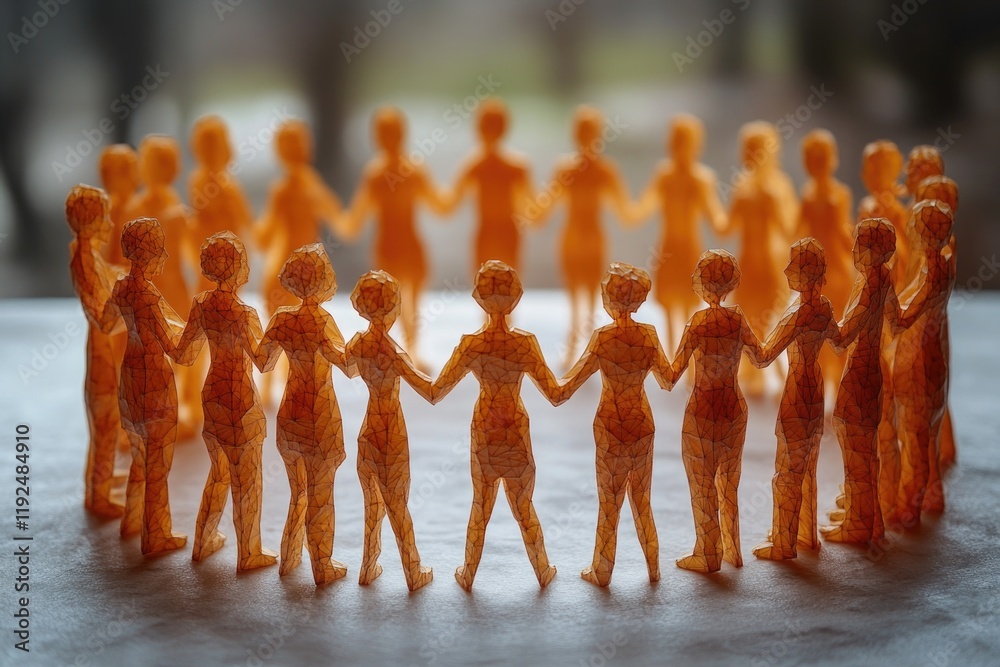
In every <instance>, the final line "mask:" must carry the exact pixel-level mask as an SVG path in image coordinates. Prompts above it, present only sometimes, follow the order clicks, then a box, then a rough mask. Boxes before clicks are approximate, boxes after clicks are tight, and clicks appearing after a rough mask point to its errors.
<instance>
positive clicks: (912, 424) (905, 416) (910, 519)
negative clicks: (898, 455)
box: [896, 406, 931, 526]
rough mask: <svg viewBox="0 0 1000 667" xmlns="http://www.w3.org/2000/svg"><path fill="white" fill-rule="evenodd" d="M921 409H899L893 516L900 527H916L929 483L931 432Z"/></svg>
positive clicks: (905, 407)
mask: <svg viewBox="0 0 1000 667" xmlns="http://www.w3.org/2000/svg"><path fill="white" fill-rule="evenodd" d="M924 412H925V411H924V409H923V406H900V410H899V418H900V426H901V427H902V428H900V437H901V439H902V442H903V457H902V458H903V474H902V478H901V481H900V485H899V501H898V504H897V506H896V509H897V514H898V516H899V519H900V521H901V522H902V523H903V525H906V526H919V525H920V512H921V509H922V508H923V505H924V495H925V494H926V493H927V489H928V482H929V480H930V459H931V451H930V442H931V428H930V425H928V424H927V423H926V421H925V419H924V415H923V414H921V413H924Z"/></svg>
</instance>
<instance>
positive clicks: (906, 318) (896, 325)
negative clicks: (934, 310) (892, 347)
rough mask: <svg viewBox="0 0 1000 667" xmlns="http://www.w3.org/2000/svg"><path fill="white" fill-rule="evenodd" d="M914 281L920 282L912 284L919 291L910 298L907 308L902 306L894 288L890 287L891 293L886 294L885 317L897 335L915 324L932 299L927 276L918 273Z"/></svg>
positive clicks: (893, 332)
mask: <svg viewBox="0 0 1000 667" xmlns="http://www.w3.org/2000/svg"><path fill="white" fill-rule="evenodd" d="M913 282H914V283H918V284H917V285H911V288H912V287H916V288H917V292H916V294H914V295H913V298H912V299H910V302H909V303H908V304H907V305H906V308H903V307H902V306H900V304H899V299H898V297H897V296H896V291H895V290H894V289H892V288H891V287H890V288H889V293H888V294H886V298H885V300H886V303H885V310H884V312H885V319H886V323H887V324H888V325H889V328H890V331H891V333H892V335H893V336H897V335H899V334H901V333H902V332H903V331H905V330H906V329H909V328H910V327H911V326H913V323H914V322H916V321H917V320H918V319H920V316H921V315H923V313H924V309H926V307H927V304H928V302H929V301H930V298H929V297H930V283H929V282H928V281H927V278H926V277H925V276H920V275H918V276H917V277H916V278H914V279H913Z"/></svg>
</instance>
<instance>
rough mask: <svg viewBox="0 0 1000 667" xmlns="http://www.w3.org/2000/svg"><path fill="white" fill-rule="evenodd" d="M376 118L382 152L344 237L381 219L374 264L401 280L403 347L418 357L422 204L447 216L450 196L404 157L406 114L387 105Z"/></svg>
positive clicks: (423, 274)
mask: <svg viewBox="0 0 1000 667" xmlns="http://www.w3.org/2000/svg"><path fill="white" fill-rule="evenodd" d="M373 120H374V122H373V125H374V130H375V142H376V144H377V145H378V148H379V150H380V151H381V153H380V155H379V156H378V157H376V158H375V159H373V160H372V161H371V162H369V163H368V165H367V166H366V167H365V171H364V174H362V176H361V182H360V183H359V184H358V190H357V192H356V193H355V194H354V199H353V200H352V201H351V208H350V211H349V212H348V213H347V214H346V216H345V220H344V222H343V224H342V227H343V229H342V234H343V235H344V236H346V237H347V238H354V237H356V236H357V234H358V232H359V231H360V230H361V227H362V226H363V225H364V223H365V221H366V220H367V219H368V217H370V216H374V217H375V218H376V220H377V227H376V231H375V262H374V263H375V265H376V266H378V267H379V268H380V269H384V270H385V271H388V272H389V273H390V274H392V276H393V277H395V278H396V280H398V281H399V288H400V299H401V307H400V316H401V317H402V324H403V344H404V345H405V347H406V349H407V351H408V352H409V353H410V355H412V356H413V357H414V358H415V359H417V333H418V332H417V311H418V309H419V305H418V304H419V300H420V294H421V292H423V290H424V286H425V284H426V282H427V258H426V256H425V253H424V246H423V242H422V241H421V240H420V237H419V236H418V235H417V221H416V212H417V206H418V204H426V205H427V206H429V207H430V208H431V209H433V210H434V211H436V212H438V213H445V212H446V211H447V209H448V201H447V199H448V198H447V197H446V196H445V195H443V194H441V193H440V192H439V191H438V189H437V188H436V187H435V185H434V183H433V181H432V180H431V176H430V173H429V172H428V171H427V170H426V169H424V168H423V167H422V166H420V165H416V164H414V163H413V162H411V161H410V160H409V158H408V157H407V156H406V154H405V153H404V148H405V147H404V143H403V140H404V139H405V135H406V121H405V119H404V117H403V114H402V112H401V111H399V110H398V109H395V108H392V107H383V108H382V109H379V110H378V111H377V112H376V113H375V117H374V119H373Z"/></svg>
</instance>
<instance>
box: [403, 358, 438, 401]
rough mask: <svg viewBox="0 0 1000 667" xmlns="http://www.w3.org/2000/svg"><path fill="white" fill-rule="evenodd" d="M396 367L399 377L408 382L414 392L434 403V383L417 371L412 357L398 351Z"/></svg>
mask: <svg viewBox="0 0 1000 667" xmlns="http://www.w3.org/2000/svg"><path fill="white" fill-rule="evenodd" d="M395 366H396V372H397V373H399V377H401V378H403V379H404V380H406V383H407V384H408V385H410V386H411V387H413V391H415V392H417V393H418V394H419V395H420V396H421V398H423V399H424V400H425V401H427V402H428V403H433V402H434V390H433V382H431V379H430V378H429V377H427V375H425V374H424V373H421V372H420V371H419V370H417V367H416V366H414V365H413V360H412V359H410V355H408V354H407V353H406V352H404V351H403V350H400V349H397V351H396V359H395Z"/></svg>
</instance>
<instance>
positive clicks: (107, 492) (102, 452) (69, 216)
mask: <svg viewBox="0 0 1000 667" xmlns="http://www.w3.org/2000/svg"><path fill="white" fill-rule="evenodd" d="M109 208H110V205H109V201H108V198H107V196H106V195H105V193H104V192H102V191H101V190H99V189H97V188H92V187H89V186H86V185H78V186H76V187H75V188H73V189H72V190H71V191H70V193H69V196H68V197H67V198H66V221H67V222H68V223H69V226H70V229H71V230H72V231H73V235H74V239H73V241H72V242H71V243H70V245H69V269H70V276H71V277H72V279H73V290H74V291H75V292H76V295H77V296H78V297H79V298H80V304H81V305H82V306H83V313H84V315H85V316H86V317H87V371H86V376H85V378H84V383H83V397H84V403H85V404H86V406H87V425H88V427H89V431H90V441H89V444H88V446H87V465H86V471H85V473H84V484H85V490H84V494H83V504H84V507H86V508H87V509H88V510H90V511H91V512H94V513H95V514H97V515H99V516H103V517H108V518H116V517H120V516H121V515H122V514H123V512H124V505H123V504H122V502H121V499H120V497H118V496H119V495H120V491H119V490H117V489H115V488H114V486H115V479H114V472H115V451H116V449H117V446H118V441H119V438H121V437H125V434H124V432H123V431H122V427H121V418H120V417H119V412H118V363H117V362H116V359H115V357H116V355H115V354H114V346H113V344H112V336H109V335H107V334H105V333H104V332H103V331H101V328H100V326H101V316H102V314H103V311H104V306H105V304H106V303H107V301H108V297H109V296H111V287H112V285H114V283H115V281H116V280H117V278H118V272H117V270H116V268H115V267H113V266H111V265H110V264H108V263H107V262H106V261H105V259H104V256H103V254H102V253H103V252H104V251H105V246H106V245H107V244H108V234H109V232H110V231H111V229H112V223H111V220H110V218H109V217H108V211H109Z"/></svg>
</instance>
